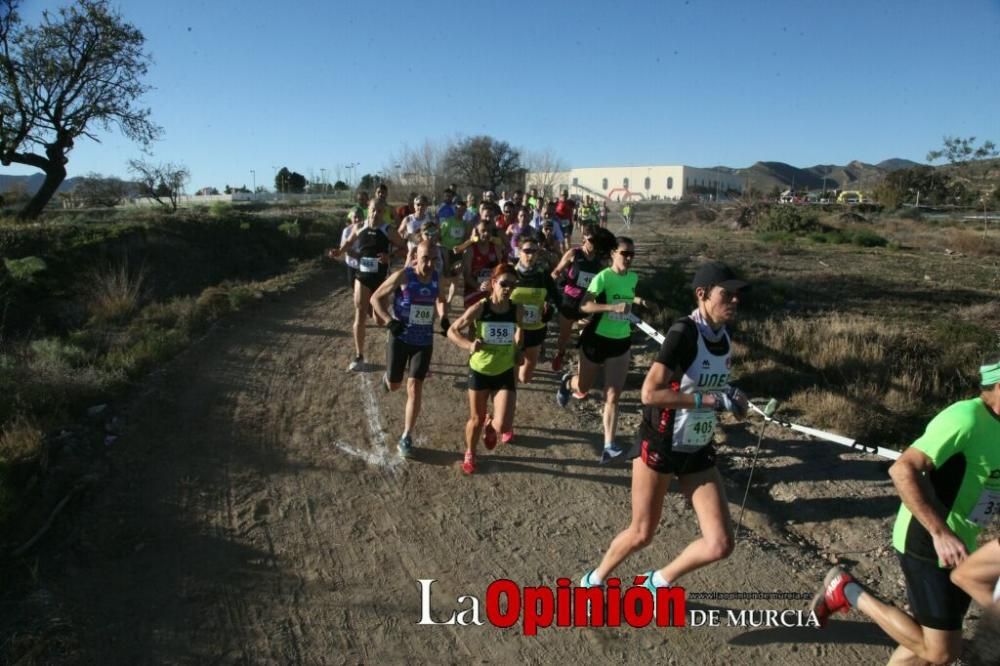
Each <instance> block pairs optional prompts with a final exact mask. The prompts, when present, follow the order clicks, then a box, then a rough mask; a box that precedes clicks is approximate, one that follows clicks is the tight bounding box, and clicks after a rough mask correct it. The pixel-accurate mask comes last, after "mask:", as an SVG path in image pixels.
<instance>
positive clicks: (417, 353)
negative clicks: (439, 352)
mask: <svg viewBox="0 0 1000 666" xmlns="http://www.w3.org/2000/svg"><path fill="white" fill-rule="evenodd" d="M388 337H389V339H388V341H387V342H386V361H387V362H386V366H388V369H387V371H386V374H387V375H388V377H389V382H390V383H392V384H398V383H399V382H401V381H403V372H404V371H405V370H406V367H407V366H409V368H410V379H419V380H421V381H423V380H424V378H426V377H427V371H428V370H429V369H430V367H431V354H432V353H433V351H434V346H433V345H421V346H418V345H411V344H409V343H406V342H403V341H402V340H400V339H399V338H397V337H396V336H394V335H392V334H391V333H390V334H389V336H388Z"/></svg>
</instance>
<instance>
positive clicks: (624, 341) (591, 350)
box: [580, 331, 632, 365]
mask: <svg viewBox="0 0 1000 666" xmlns="http://www.w3.org/2000/svg"><path fill="white" fill-rule="evenodd" d="M631 348H632V338H631V337H628V338H606V337H604V336H603V335H597V334H596V333H590V332H587V331H585V332H584V333H583V335H582V336H581V337H580V351H582V352H583V355H584V356H586V357H587V360H588V361H590V362H591V363H594V364H595V365H601V364H602V363H604V362H605V361H607V360H608V359H609V358H614V357H616V356H621V355H622V354H624V353H625V352H627V351H628V350H629V349H631Z"/></svg>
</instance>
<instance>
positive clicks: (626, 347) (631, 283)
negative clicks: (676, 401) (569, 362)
mask: <svg viewBox="0 0 1000 666" xmlns="http://www.w3.org/2000/svg"><path fill="white" fill-rule="evenodd" d="M616 241H617V243H616V246H615V249H614V250H613V251H612V252H611V266H609V267H608V268H605V269H604V270H602V271H601V272H600V273H598V274H597V275H595V276H594V279H592V280H591V281H590V284H589V285H588V286H587V291H586V293H585V294H584V296H583V301H581V303H580V312H583V313H584V314H592V315H595V316H594V317H593V318H592V319H591V320H590V324H588V325H587V328H585V329H584V331H583V333H582V334H581V336H580V372H579V374H577V375H574V374H573V373H566V374H565V375H563V378H562V382H560V384H559V388H558V389H557V390H556V403H557V404H558V405H559V406H560V407H565V406H566V404H567V403H568V402H569V397H570V395H572V396H573V397H575V398H577V399H578V400H581V399H583V398H586V397H587V391H589V390H590V389H591V387H592V386H593V385H594V380H595V379H596V378H597V370H598V369H599V368H600V367H601V366H603V367H604V451H603V453H602V454H601V462H602V463H603V462H608V461H609V460H611V459H612V458H616V457H618V456H620V455H621V454H622V453H624V452H625V448H624V447H620V446H618V444H616V443H615V431H616V430H617V429H618V400H619V398H620V397H621V393H622V390H623V389H624V388H625V378H626V376H627V375H628V366H629V362H630V361H631V359H632V353H631V347H632V322H631V320H630V318H629V314H630V313H631V311H632V305H641V306H643V307H649V304H648V303H647V302H646V301H645V300H643V299H641V298H639V297H638V296H636V295H635V286H636V284H638V282H639V276H638V275H636V274H635V273H633V272H632V270H631V268H632V260H633V259H634V258H635V243H633V242H632V239H631V238H626V237H625V236H619V237H618V238H617V239H616Z"/></svg>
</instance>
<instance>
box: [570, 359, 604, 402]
mask: <svg viewBox="0 0 1000 666" xmlns="http://www.w3.org/2000/svg"><path fill="white" fill-rule="evenodd" d="M598 367H599V366H598V365H597V364H596V363H594V362H593V361H591V360H590V359H588V358H587V355H586V354H584V353H582V352H581V353H580V372H579V373H578V374H576V375H575V376H574V377H573V378H572V379H571V380H570V383H569V387H570V389H572V390H574V391H576V392H577V393H586V392H587V391H589V390H590V389H591V388H592V387H593V386H594V380H595V379H597V369H598Z"/></svg>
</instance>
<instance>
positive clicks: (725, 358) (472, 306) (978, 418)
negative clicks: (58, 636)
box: [330, 188, 1000, 664]
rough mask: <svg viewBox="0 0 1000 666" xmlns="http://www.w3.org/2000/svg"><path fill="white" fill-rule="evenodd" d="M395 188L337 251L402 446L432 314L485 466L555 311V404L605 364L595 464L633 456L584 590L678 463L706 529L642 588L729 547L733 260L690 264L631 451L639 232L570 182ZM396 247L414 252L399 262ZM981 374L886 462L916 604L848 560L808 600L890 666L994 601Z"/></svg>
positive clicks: (640, 526) (990, 445) (738, 411)
mask: <svg viewBox="0 0 1000 666" xmlns="http://www.w3.org/2000/svg"><path fill="white" fill-rule="evenodd" d="M380 189H381V188H380ZM385 196H386V191H385V190H384V189H381V191H376V196H375V198H374V199H372V200H371V201H365V200H364V198H363V197H362V198H359V202H358V208H357V209H355V211H352V219H351V222H352V224H351V225H350V226H349V227H348V229H345V235H344V239H343V243H342V244H341V246H340V248H337V249H335V250H333V251H331V253H330V254H331V256H343V257H345V259H346V261H347V263H348V266H349V269H348V270H349V276H350V279H351V281H352V282H353V285H354V295H355V306H356V307H355V323H354V341H355V350H356V356H355V358H354V360H353V361H352V363H351V365H350V369H351V370H364V369H365V364H364V358H363V351H362V350H363V344H364V328H365V324H366V321H367V318H368V317H369V316H373V317H374V319H375V322H376V323H377V324H379V325H382V326H386V327H387V328H388V331H389V333H388V335H387V349H386V357H387V363H386V367H387V370H386V373H385V376H384V378H383V383H384V385H385V388H386V389H387V390H390V391H393V390H397V389H399V388H401V386H402V382H403V379H404V375H406V374H407V373H408V378H407V404H406V416H405V423H404V432H403V434H402V436H401V438H400V440H399V453H400V455H401V456H404V457H406V456H409V455H411V452H412V449H413V437H412V433H413V429H414V426H415V423H416V420H417V417H418V415H419V412H420V402H421V391H422V383H423V380H424V379H425V378H426V377H427V374H428V371H429V367H430V360H431V352H432V346H433V341H434V335H435V329H434V324H435V320H437V322H438V326H439V329H440V331H439V332H440V334H441V335H444V336H446V337H447V338H448V340H449V341H451V342H452V343H453V344H455V345H456V346H457V347H459V348H461V349H463V350H465V351H467V352H468V353H469V361H468V364H469V378H468V400H469V417H468V419H467V421H466V425H465V433H464V434H465V441H464V444H465V455H464V459H463V463H462V469H463V471H464V472H465V473H466V474H473V473H474V472H475V471H476V454H477V444H478V442H479V441H480V439H481V440H482V442H483V444H484V446H485V447H486V448H487V449H493V448H494V447H495V446H496V445H497V441H498V438H499V440H500V441H502V442H505V443H510V442H513V440H514V414H515V405H516V393H517V386H518V384H524V383H528V382H531V381H532V380H533V378H534V377H535V373H536V372H537V369H538V366H539V363H540V362H541V361H542V354H541V349H542V343H543V342H544V340H545V339H546V337H547V331H548V327H549V323H550V321H551V320H552V319H554V318H556V317H558V325H557V326H556V328H557V330H558V334H557V337H556V344H555V353H554V354H553V355H551V357H550V358H549V363H550V365H551V368H552V370H553V371H555V372H557V373H558V372H560V371H561V370H562V368H563V366H564V364H567V357H568V349H569V344H570V341H571V339H572V337H573V332H574V330H577V331H578V332H579V335H578V342H577V346H578V348H579V358H578V363H577V370H576V371H575V372H565V373H564V374H562V376H561V379H560V380H559V384H558V389H557V391H556V395H555V399H556V402H557V404H559V405H560V406H563V407H564V406H566V405H567V404H568V403H569V402H570V401H571V400H572V399H585V398H586V397H587V395H588V393H589V392H590V391H591V389H592V388H594V385H595V380H596V378H597V375H598V371H599V370H603V389H604V396H605V402H604V411H603V426H604V448H603V451H602V454H601V461H602V462H608V461H610V460H612V459H614V458H618V457H620V456H622V455H623V454H625V453H626V452H627V456H626V458H627V459H631V461H632V462H631V467H632V482H631V499H632V508H631V520H630V522H629V524H628V526H627V527H626V528H625V529H624V530H623V531H622V532H620V533H619V534H618V535H617V536H616V537H615V538H614V539H613V540H612V541H611V543H610V544H609V546H608V548H607V550H606V552H605V553H604V555H603V557H602V558H601V559H600V561H599V562H598V564H597V565H596V566H595V567H594V568H593V569H592V570H591V571H589V572H588V573H587V574H585V575H584V576H583V578H582V579H581V581H580V585H581V586H583V587H592V586H601V585H603V584H604V582H605V581H606V580H607V579H608V578H609V577H610V576H611V575H612V573H613V572H614V570H615V569H616V568H617V567H618V566H619V565H621V564H622V563H623V562H624V561H625V560H626V559H627V558H628V557H629V556H630V555H632V554H633V553H635V552H636V551H638V550H640V549H642V548H644V547H645V546H647V545H649V543H650V542H651V541H652V539H653V536H654V534H655V532H656V530H657V527H658V525H659V522H660V517H661V513H662V510H663V500H664V497H665V494H666V492H667V489H668V487H669V486H670V482H671V480H672V479H674V478H676V479H677V482H678V487H679V489H680V490H681V492H682V493H684V495H685V496H686V497H687V498H688V499H689V500H690V503H691V506H692V507H693V509H694V511H695V514H696V516H697V520H698V525H699V528H700V532H701V534H700V536H699V538H697V539H695V540H694V541H693V542H691V543H689V544H687V545H686V546H685V547H684V548H682V549H681V551H680V552H679V553H678V554H677V555H676V556H675V557H674V558H673V559H672V560H671V561H670V562H669V563H668V564H667V565H666V566H664V567H662V568H660V569H658V570H653V571H649V572H647V573H646V575H645V583H644V585H646V586H648V587H650V588H653V590H652V591H653V592H654V595H655V588H656V587H662V586H670V585H673V584H676V583H677V582H678V580H679V579H680V578H681V577H682V576H684V575H685V574H687V573H690V572H692V571H694V570H696V569H699V568H701V567H704V566H706V565H708V564H710V563H712V562H715V561H718V560H720V559H723V558H725V557H727V556H728V555H729V554H730V553H731V552H732V550H733V547H734V534H733V524H732V518H731V516H730V514H729V509H728V502H727V499H726V493H725V489H724V485H723V483H722V478H721V475H720V473H719V470H718V467H717V465H716V451H715V448H714V446H713V444H712V441H713V434H714V432H715V430H716V426H717V422H718V418H719V415H720V414H721V413H723V412H728V413H730V414H732V415H733V416H735V417H736V418H745V417H746V416H747V413H748V408H749V401H748V398H747V396H746V395H744V394H743V392H742V391H740V390H739V389H738V388H736V387H735V386H733V384H732V382H731V377H732V362H731V349H732V341H731V338H730V332H729V330H728V326H729V325H730V324H731V323H732V322H734V321H735V320H736V318H737V315H738V309H739V304H740V301H741V297H742V295H743V294H744V293H745V290H746V289H747V288H748V287H749V285H748V283H747V282H746V281H744V280H741V279H739V278H738V277H737V276H736V275H735V274H734V273H733V271H732V270H731V269H730V268H728V267H727V266H725V265H723V264H721V263H717V262H707V263H705V264H703V265H702V266H700V267H699V268H698V269H697V271H696V272H695V274H694V277H693V280H692V282H691V285H690V287H691V293H692V297H693V299H694V302H695V307H694V309H693V310H692V311H691V313H690V314H689V315H687V316H685V317H682V318H680V319H678V320H677V321H675V322H674V323H673V324H672V325H671V326H670V328H669V330H668V331H667V333H666V336H665V342H664V343H663V344H662V345H661V348H660V350H659V353H658V355H657V357H656V359H655V361H654V362H653V363H652V365H651V367H650V368H649V370H648V371H647V373H646V376H645V380H644V382H643V385H642V389H641V402H642V420H641V425H640V428H639V432H638V435H637V436H636V438H635V442H634V444H633V445H632V446H631V447H625V446H621V445H619V444H618V443H617V440H616V435H617V423H618V402H619V399H620V396H621V392H622V390H623V389H624V385H625V377H626V375H627V373H628V369H629V366H630V362H631V351H630V349H631V339H632V325H633V322H634V321H635V319H634V316H633V315H632V308H633V307H634V306H641V307H644V308H646V309H652V308H654V307H655V306H654V305H653V304H652V303H647V302H646V301H645V300H643V299H642V298H640V297H638V296H637V294H636V285H637V283H638V275H637V274H636V273H635V272H634V271H632V268H631V267H632V263H633V261H634V258H635V252H636V250H635V243H634V242H633V241H632V240H631V239H630V238H628V237H626V236H618V237H615V236H614V235H612V234H611V233H610V232H609V231H608V230H607V229H606V228H604V227H602V226H601V225H600V220H599V219H598V220H594V221H591V219H590V215H589V214H587V215H584V217H583V221H582V224H581V218H580V216H579V215H578V214H577V210H576V208H577V206H576V205H574V203H573V202H572V200H571V199H569V197H568V193H567V192H565V191H564V192H562V195H561V196H560V197H559V199H558V200H557V201H545V200H544V199H543V198H542V197H540V196H538V194H537V192H530V193H527V194H524V193H519V192H516V193H514V198H513V199H512V200H509V199H507V198H506V196H504V197H503V198H502V200H499V201H497V202H496V203H494V202H493V196H492V194H491V193H484V195H483V197H482V202H481V203H480V204H479V206H478V207H476V209H475V210H474V211H472V206H474V205H475V201H474V200H473V198H472V197H471V195H470V196H469V197H467V198H466V200H464V201H463V200H461V199H458V198H456V197H455V192H454V191H453V190H450V189H449V190H447V191H445V193H444V196H443V198H442V203H441V204H440V206H439V207H438V208H437V211H436V213H433V212H431V211H430V210H429V202H428V201H427V199H426V197H423V196H420V195H416V196H414V197H413V201H412V207H410V206H407V207H403V208H401V209H399V210H397V211H396V212H395V215H393V213H392V212H391V211H389V209H388V207H387V205H386V204H385ZM515 201H520V204H519V205H518V204H517V203H514V202H515ZM585 206H586V204H585ZM564 216H565V217H564ZM630 222H631V220H629V223H630ZM575 226H580V227H581V229H580V231H581V234H580V241H581V242H580V244H579V245H578V246H574V245H573V244H572V240H573V232H574V227H575ZM556 229H558V230H559V232H561V233H560V236H561V237H557V236H556V235H555V230H556ZM397 256H398V257H401V258H403V259H401V260H402V262H403V265H402V267H401V268H399V269H398V270H397V271H395V272H394V273H392V274H391V275H388V270H389V265H390V262H391V261H393V259H394V257H397ZM459 285H460V286H461V288H462V290H463V311H462V313H461V314H460V315H459V316H458V317H457V319H456V320H455V321H454V322H453V323H452V322H451V321H450V319H449V306H450V303H451V301H452V295H453V294H454V292H455V290H456V289H457V287H458V286H459ZM369 306H370V308H371V310H370V313H369ZM435 315H436V317H435ZM980 379H981V387H980V389H981V390H980V395H979V396H978V397H975V398H972V399H969V400H963V401H960V402H958V403H956V404H954V405H952V406H950V407H948V408H947V409H945V410H944V411H943V412H941V413H940V414H939V415H938V416H937V417H935V418H934V419H933V420H932V421H931V422H930V424H929V425H928V426H927V430H926V432H925V434H924V435H923V436H922V437H921V438H920V439H918V440H917V441H916V442H914V443H913V445H911V446H910V447H909V448H908V449H907V450H906V452H905V453H904V454H903V455H902V456H901V457H900V458H899V460H898V461H897V462H896V463H895V464H894V465H893V466H892V468H891V470H890V473H891V476H892V479H893V482H894V483H895V485H896V487H897V489H898V491H899V494H900V497H901V500H902V503H901V506H900V509H899V515H898V517H897V519H896V524H895V528H894V532H893V546H894V547H895V549H896V550H897V552H898V553H899V559H900V564H901V568H902V570H903V572H904V576H905V579H906V587H907V594H908V599H909V604H910V608H911V612H912V615H911V614H907V613H905V612H903V611H902V610H899V609H897V608H894V607H893V606H891V605H889V604H886V603H884V602H882V601H880V600H879V599H877V598H876V597H875V596H874V595H873V594H872V593H870V592H869V591H866V590H865V589H864V588H863V587H862V586H861V584H860V583H859V582H858V581H857V580H855V579H854V578H853V577H852V576H851V575H850V574H849V573H848V572H847V571H845V570H844V569H843V568H841V567H834V568H833V569H832V570H831V571H830V572H829V573H828V575H827V577H826V579H825V580H824V582H823V586H822V589H821V590H820V592H819V593H818V594H817V595H816V597H815V598H814V600H813V602H812V604H811V610H812V611H813V612H814V613H815V614H816V616H817V619H818V620H819V621H820V623H821V624H823V625H825V624H826V622H827V619H828V618H829V616H830V615H832V614H834V613H840V612H847V611H848V610H849V609H851V608H854V609H857V610H858V611H860V612H862V613H864V614H866V615H868V616H869V617H871V618H872V619H873V620H874V621H875V622H876V623H878V625H879V626H880V627H882V628H883V629H884V630H885V631H886V632H887V633H888V634H889V635H890V636H891V637H892V638H893V639H894V640H895V641H896V642H897V643H898V644H899V647H898V649H897V650H896V651H895V652H894V653H893V655H892V657H891V659H890V663H893V664H904V663H905V664H911V663H914V664H915V663H949V662H951V661H954V660H955V659H956V658H957V657H958V654H959V652H960V649H961V645H962V643H961V628H962V623H963V618H964V616H965V613H966V611H967V609H968V606H969V602H970V598H974V599H976V601H977V602H978V603H980V604H981V605H983V606H988V605H990V604H992V603H994V601H996V599H997V596H998V595H1000V586H998V582H997V579H998V576H1000V540H993V541H990V542H989V543H988V544H986V545H985V546H984V547H982V548H980V549H979V550H978V551H976V552H975V553H974V551H975V549H976V541H977V537H978V535H979V533H980V531H981V529H982V528H983V527H984V526H985V525H987V524H988V523H989V521H990V520H993V519H996V517H997V516H1000V356H996V357H993V358H990V359H987V360H986V361H985V362H984V363H983V364H982V365H981V367H980ZM490 399H492V401H493V407H492V411H490V409H489V401H490ZM973 553H974V554H973Z"/></svg>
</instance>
